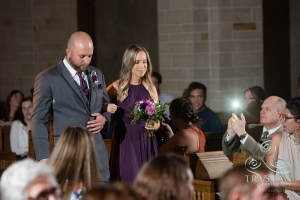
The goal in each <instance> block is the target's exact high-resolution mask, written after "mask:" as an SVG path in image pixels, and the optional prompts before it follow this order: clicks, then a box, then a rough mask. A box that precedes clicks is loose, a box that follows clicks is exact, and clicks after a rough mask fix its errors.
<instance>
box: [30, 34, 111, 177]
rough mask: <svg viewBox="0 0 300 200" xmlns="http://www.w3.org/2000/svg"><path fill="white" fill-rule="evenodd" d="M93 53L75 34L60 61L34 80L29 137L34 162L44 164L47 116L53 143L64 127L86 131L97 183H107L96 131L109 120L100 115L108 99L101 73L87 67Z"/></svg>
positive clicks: (89, 41) (104, 158) (102, 149)
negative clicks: (94, 159)
mask: <svg viewBox="0 0 300 200" xmlns="http://www.w3.org/2000/svg"><path fill="white" fill-rule="evenodd" d="M93 51H94V46H93V41H92V39H91V37H90V36H89V35H88V34H87V33H85V32H75V33H73V34H72V35H71V36H70V39H69V40H68V43H67V48H66V56H65V57H64V59H62V60H61V61H59V62H58V63H57V64H56V65H54V66H52V67H50V68H48V69H46V70H45V71H42V72H41V73H39V74H38V75H37V76H36V79H35V84H34V95H33V118H32V133H33V141H34V148H35V155H36V159H37V160H42V161H45V160H46V159H47V158H48V157H49V156H50V152H49V139H48V137H49V124H50V120H49V119H50V115H52V117H53V130H54V134H53V136H54V142H55V143H56V141H57V140H58V139H59V136H60V135H61V133H62V132H63V131H64V130H65V129H66V128H67V127H69V126H73V125H77V126H82V127H86V128H87V129H88V130H89V131H90V132H91V134H93V136H94V142H95V148H96V153H97V161H98V168H99V171H100V177H101V180H102V181H103V182H108V181H109V177H110V175H109V165H108V156H107V151H106V147H105V144H104V142H103V140H102V135H101V134H100V131H101V130H102V128H103V126H104V125H105V123H107V122H108V121H109V120H110V114H109V113H108V112H101V108H102V106H107V105H108V104H109V97H108V95H107V93H106V84H105V81H104V76H103V74H102V72H101V71H100V70H99V69H98V68H95V67H93V66H91V65H89V64H90V62H91V59H92V56H93ZM77 148H80V147H77Z"/></svg>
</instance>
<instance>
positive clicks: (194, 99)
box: [188, 82, 222, 132]
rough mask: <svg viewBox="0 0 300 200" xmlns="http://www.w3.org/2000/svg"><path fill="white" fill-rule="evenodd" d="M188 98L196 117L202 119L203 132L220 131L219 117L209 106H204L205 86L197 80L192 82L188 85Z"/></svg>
mask: <svg viewBox="0 0 300 200" xmlns="http://www.w3.org/2000/svg"><path fill="white" fill-rule="evenodd" d="M188 93H189V100H190V101H191V103H192V105H193V107H194V110H195V112H196V113H197V115H198V117H199V118H200V119H202V121H203V123H202V125H201V130H202V131H203V132H217V131H222V124H221V121H220V119H219V117H218V116H217V115H216V113H214V111H212V110H211V109H210V108H208V107H206V105H205V101H206V98H207V96H206V86H205V85H203V84H202V83H199V82H192V83H191V84H190V85H189V87H188Z"/></svg>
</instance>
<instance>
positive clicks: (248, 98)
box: [242, 86, 265, 125]
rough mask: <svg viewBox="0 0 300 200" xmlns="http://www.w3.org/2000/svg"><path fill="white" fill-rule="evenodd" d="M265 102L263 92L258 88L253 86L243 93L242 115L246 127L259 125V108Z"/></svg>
mask: <svg viewBox="0 0 300 200" xmlns="http://www.w3.org/2000/svg"><path fill="white" fill-rule="evenodd" d="M264 100H265V91H264V90H263V89H262V88H261V87H259V86H253V87H250V88H248V89H246V90H245V92H244V108H243V111H242V112H243V114H244V116H245V119H246V125H248V124H259V122H260V118H259V115H260V107H261V104H262V103H263V101H264Z"/></svg>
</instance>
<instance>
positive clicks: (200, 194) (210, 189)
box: [193, 179, 215, 200]
mask: <svg viewBox="0 0 300 200" xmlns="http://www.w3.org/2000/svg"><path fill="white" fill-rule="evenodd" d="M193 185H194V190H195V193H194V198H193V199H194V200H215V188H214V183H213V182H212V181H203V180H197V179H194V182H193Z"/></svg>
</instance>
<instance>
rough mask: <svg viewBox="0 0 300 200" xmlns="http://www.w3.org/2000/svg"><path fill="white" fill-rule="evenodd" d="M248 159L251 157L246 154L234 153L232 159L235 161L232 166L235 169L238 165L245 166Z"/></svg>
mask: <svg viewBox="0 0 300 200" xmlns="http://www.w3.org/2000/svg"><path fill="white" fill-rule="evenodd" d="M248 158H249V155H248V154H246V153H239V152H234V153H233V159H232V160H233V164H232V166H233V167H235V166H237V165H244V164H245V162H246V160H247V159H248Z"/></svg>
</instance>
